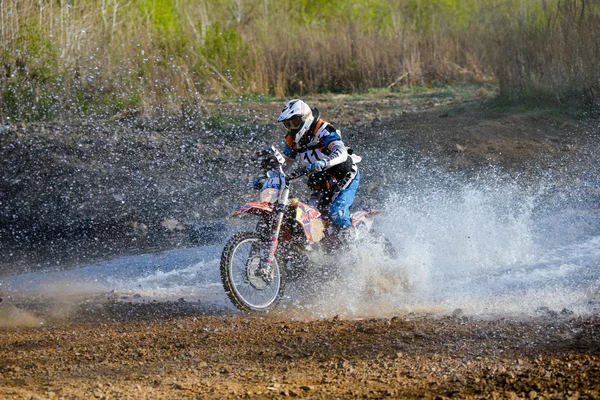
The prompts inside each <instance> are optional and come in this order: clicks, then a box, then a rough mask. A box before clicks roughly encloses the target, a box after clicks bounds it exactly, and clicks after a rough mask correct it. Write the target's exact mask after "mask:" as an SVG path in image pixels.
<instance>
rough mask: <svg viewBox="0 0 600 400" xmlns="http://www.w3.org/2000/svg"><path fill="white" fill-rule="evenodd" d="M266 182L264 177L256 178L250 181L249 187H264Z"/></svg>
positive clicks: (257, 188)
mask: <svg viewBox="0 0 600 400" xmlns="http://www.w3.org/2000/svg"><path fill="white" fill-rule="evenodd" d="M264 183H265V180H264V179H262V178H261V179H255V180H253V181H252V182H250V183H249V184H248V187H249V188H251V189H256V190H260V189H261V188H262V187H263V185H264Z"/></svg>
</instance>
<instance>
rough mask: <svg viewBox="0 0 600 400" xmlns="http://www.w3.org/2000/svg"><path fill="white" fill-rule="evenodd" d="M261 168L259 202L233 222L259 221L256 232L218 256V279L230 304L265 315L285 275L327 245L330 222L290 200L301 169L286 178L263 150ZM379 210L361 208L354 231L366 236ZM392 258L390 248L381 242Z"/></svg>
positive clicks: (234, 240)
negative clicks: (252, 218) (247, 218)
mask: <svg viewBox="0 0 600 400" xmlns="http://www.w3.org/2000/svg"><path fill="white" fill-rule="evenodd" d="M265 153H266V156H263V160H262V165H263V168H264V169H266V174H265V175H266V179H263V180H262V181H261V182H260V185H259V187H260V196H259V201H258V202H249V203H247V204H244V205H243V206H241V207H239V208H237V209H236V210H235V211H234V213H233V214H232V217H237V216H242V215H254V216H257V217H259V221H258V223H257V224H256V229H255V230H254V231H242V232H238V233H236V234H235V235H234V236H233V237H231V239H229V241H228V242H227V244H226V245H225V248H224V249H223V253H222V255H221V264H220V270H221V280H222V282H223V287H224V288H225V292H226V293H227V295H228V296H229V299H230V300H231V301H232V303H233V304H234V305H235V306H236V307H237V308H238V309H240V310H242V311H245V312H268V311H271V310H272V309H273V308H275V307H276V306H277V304H278V303H279V301H280V300H281V298H282V296H283V293H284V289H285V285H286V278H287V275H288V272H290V270H292V269H293V268H296V269H297V268H303V267H306V266H307V264H308V263H309V262H310V261H309V259H308V257H307V252H309V251H311V250H313V251H314V250H315V249H317V248H318V247H319V245H320V244H323V243H324V242H328V243H327V244H328V245H331V240H333V239H334V238H332V235H330V234H329V231H328V225H329V224H328V221H327V219H326V218H324V217H323V216H322V215H321V213H320V212H319V211H318V210H317V208H315V207H312V206H310V205H308V204H306V203H304V202H302V201H300V200H298V199H297V198H293V197H291V196H290V190H291V184H292V182H293V181H294V180H296V179H298V178H300V177H302V176H304V175H306V174H307V171H306V169H305V168H302V169H300V170H297V171H295V172H292V173H291V174H288V175H286V174H285V173H284V171H283V168H282V165H283V158H281V156H280V155H279V153H278V152H277V150H276V149H274V148H273V147H271V148H268V150H265V151H264V152H263V154H265ZM379 212H380V211H376V210H367V209H363V210H360V211H357V212H355V213H353V214H352V215H351V220H352V225H353V226H354V227H355V228H356V230H357V232H368V231H369V230H371V227H372V225H373V219H374V217H375V215H376V214H378V213H379ZM385 247H386V250H387V251H388V252H389V254H390V256H392V257H393V251H394V250H393V246H391V244H390V243H389V242H387V241H386V243H385Z"/></svg>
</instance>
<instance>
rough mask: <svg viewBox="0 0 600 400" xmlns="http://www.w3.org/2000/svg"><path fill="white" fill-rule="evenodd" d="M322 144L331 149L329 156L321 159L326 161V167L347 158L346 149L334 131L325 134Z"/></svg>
mask: <svg viewBox="0 0 600 400" xmlns="http://www.w3.org/2000/svg"><path fill="white" fill-rule="evenodd" d="M323 144H324V145H325V147H327V148H328V149H329V151H331V153H329V156H327V157H325V158H324V159H323V161H325V163H326V168H330V167H333V166H334V165H338V164H341V163H343V162H345V161H346V159H347V158H348V150H346V146H345V145H344V142H342V138H341V137H340V135H339V134H338V133H337V132H336V131H333V132H329V134H328V135H327V136H325V138H324V140H323Z"/></svg>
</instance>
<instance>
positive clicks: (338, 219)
mask: <svg viewBox="0 0 600 400" xmlns="http://www.w3.org/2000/svg"><path fill="white" fill-rule="evenodd" d="M359 182H360V172H357V173H356V177H355V178H354V180H353V181H352V183H351V184H350V185H349V186H348V187H347V188H346V189H344V190H342V192H341V193H340V194H339V195H338V196H337V197H336V199H335V200H334V201H333V203H331V206H330V207H329V218H330V220H331V227H332V228H333V231H334V234H335V235H336V236H338V237H339V238H340V239H341V240H342V241H343V242H345V243H344V244H346V243H348V242H350V241H351V240H353V239H354V238H355V236H356V232H355V230H354V226H352V221H351V220H350V206H352V203H354V198H355V196H356V191H357V190H358V183H359Z"/></svg>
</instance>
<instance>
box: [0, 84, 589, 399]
mask: <svg viewBox="0 0 600 400" xmlns="http://www.w3.org/2000/svg"><path fill="white" fill-rule="evenodd" d="M479 95H480V96H482V98H477V97H475V98H468V99H465V98H462V97H461V96H459V95H456V96H454V95H448V94H443V95H440V94H435V93H425V94H423V95H422V96H420V97H419V96H413V97H407V96H404V95H399V94H389V95H387V96H381V95H380V96H363V97H361V98H350V97H348V96H326V97H318V98H313V99H311V104H313V105H315V106H318V107H319V108H320V109H321V110H322V113H323V116H324V117H325V118H326V119H328V120H329V121H331V122H333V123H334V124H335V125H336V126H338V127H340V128H341V129H342V130H343V135H344V139H345V140H346V141H347V142H348V143H349V144H350V145H351V146H352V147H354V148H355V149H356V151H357V152H358V153H360V155H361V156H363V158H364V161H363V166H362V170H363V179H362V184H361V185H362V186H361V189H360V190H361V192H359V195H360V196H361V199H366V200H368V201H369V202H370V203H369V204H373V205H375V204H381V203H382V202H384V201H385V199H386V193H387V188H388V187H389V185H390V184H392V183H393V182H397V181H402V180H405V181H406V180H410V179H411V173H413V172H410V171H414V169H411V168H409V167H410V166H414V165H423V166H426V167H427V168H433V169H435V168H439V169H443V170H445V171H449V172H450V173H452V171H455V172H456V173H460V174H464V175H465V176H467V177H468V176H469V174H476V173H477V171H480V170H482V169H486V168H494V169H496V170H498V171H501V173H506V174H508V175H509V176H513V177H515V179H517V180H520V181H521V182H522V184H523V185H527V184H528V182H531V181H532V180H535V179H536V178H537V177H539V176H541V175H544V174H546V175H547V174H549V175H550V176H552V175H553V174H555V175H557V176H561V179H560V180H557V185H562V186H565V185H571V186H572V187H573V188H574V189H577V190H583V191H587V192H588V194H589V196H591V197H592V198H594V197H593V196H596V198H598V196H599V195H600V190H599V188H600V181H598V180H597V178H596V177H597V176H600V174H598V165H599V163H598V137H599V132H600V131H599V124H598V121H597V120H574V119H568V118H554V117H550V116H547V115H546V114H543V113H537V112H534V113H532V112H529V113H519V114H515V113H506V112H500V111H498V110H497V109H495V108H490V107H489V106H488V104H489V103H487V100H486V98H485V97H486V96H487V94H486V92H485V91H481V92H480V93H479ZM203 107H204V106H203ZM281 107H282V104H281V103H280V102H272V103H271V102H262V103H243V104H237V103H235V104H232V103H223V104H207V105H206V106H205V107H204V108H199V109H195V110H182V114H183V116H184V117H185V118H182V115H179V116H175V117H160V118H153V119H149V118H147V117H144V116H139V115H135V114H122V115H118V116H114V117H113V118H110V119H103V120H90V121H68V122H64V121H61V122H52V123H43V124H42V123H40V124H28V125H19V126H13V127H12V128H11V129H10V130H9V131H8V132H5V133H4V134H2V136H0V157H1V158H0V163H1V165H0V167H1V168H2V178H1V179H0V243H1V246H2V250H3V257H2V260H1V261H0V264H1V265H0V267H1V268H2V273H1V274H0V276H1V275H8V274H13V273H19V272H25V271H31V270H37V269H51V268H56V267H57V266H59V267H61V268H75V267H77V266H78V265H81V264H82V263H86V262H89V261H91V260H98V259H105V258H108V257H112V256H117V255H122V254H140V253H144V252H149V251H160V250H164V249H168V248H173V247H178V246H179V247H182V246H190V245H193V238H191V237H190V232H191V228H192V227H193V226H194V225H195V224H198V223H201V224H203V225H204V226H220V225H219V224H226V223H227V220H226V216H227V214H228V213H229V212H230V211H231V209H232V207H234V206H235V205H237V204H238V203H242V202H243V201H244V200H246V199H249V198H251V196H252V193H251V192H249V191H247V190H246V189H245V187H246V184H247V182H248V181H249V180H250V179H251V178H252V177H253V176H254V175H255V174H256V173H257V169H256V166H255V165H253V163H252V161H251V154H252V153H253V152H254V151H256V150H257V149H260V148H261V147H263V146H264V145H266V144H271V143H273V142H277V141H281V136H282V131H281V128H280V127H278V126H276V125H275V124H273V123H272V121H273V119H274V118H275V116H276V115H277V114H278V111H279V110H280V109H281ZM215 110H219V111H220V114H218V115H217V117H215V116H214V115H215V114H214V111H215ZM209 114H210V117H209V116H208V115H209ZM240 120H243V124H242V125H241V126H233V125H231V122H232V121H234V122H238V123H239V122H240ZM563 189H565V188H564V187H563ZM566 189H569V188H566ZM590 207H592V208H593V209H592V211H594V210H597V208H598V204H596V206H593V205H592V206H590ZM594 207H596V208H595V209H594ZM0 322H1V323H0V398H15V399H50V398H66V399H71V398H73V399H74V398H81V399H83V398H85V399H88V398H98V399H102V398H106V399H112V398H132V399H133V398H135V399H137V398H162V399H172V398H214V399H221V398H282V397H306V398H385V397H388V398H451V397H458V398H482V399H483V398H485V399H487V398H532V399H534V398H545V399H550V398H557V399H558V398H565V399H566V398H599V397H600V339H599V338H600V320H599V319H598V318H596V317H594V316H586V317H580V316H575V315H572V314H571V313H570V312H569V311H568V310H563V312H562V313H561V312H560V310H556V312H555V311H553V310H540V315H539V316H538V317H536V318H533V319H527V320H517V319H494V320H483V319H473V318H470V317H467V316H463V315H461V312H460V310H456V312H455V313H454V315H453V316H449V317H448V316H447V317H440V316H436V315H428V314H418V315H416V314H398V315H389V316H387V317H385V318H384V317H381V316H380V317H378V318H374V319H371V318H369V317H368V316H365V318H362V319H358V320H344V319H343V318H342V319H340V318H329V319H320V318H315V317H310V316H306V315H301V314H298V313H297V312H289V311H288V312H286V311H284V310H280V311H277V312H275V313H272V314H270V315H267V316H262V317H256V316H245V315H241V314H237V313H234V312H229V311H207V309H206V308H203V307H202V305H200V306H198V305H196V304H192V303H186V302H183V301H182V302H174V303H169V302H163V303H159V302H148V303H145V302H143V301H137V302H136V301H135V300H134V299H127V300H123V299H111V298H110V297H109V296H102V297H100V298H83V299H81V298H80V299H73V300H71V301H66V300H65V299H61V300H60V302H57V301H56V300H52V299H50V300H49V299H46V298H44V297H41V298H32V299H19V300H16V299H8V298H4V299H3V301H2V302H1V303H0Z"/></svg>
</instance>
